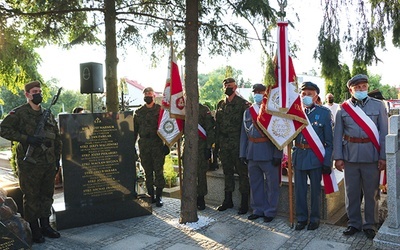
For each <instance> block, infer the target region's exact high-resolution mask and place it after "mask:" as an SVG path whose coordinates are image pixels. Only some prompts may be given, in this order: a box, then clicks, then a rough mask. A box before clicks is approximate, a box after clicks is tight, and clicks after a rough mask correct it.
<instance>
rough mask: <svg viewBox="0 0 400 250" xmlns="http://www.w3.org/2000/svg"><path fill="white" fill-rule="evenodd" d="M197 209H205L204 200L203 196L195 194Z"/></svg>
mask: <svg viewBox="0 0 400 250" xmlns="http://www.w3.org/2000/svg"><path fill="white" fill-rule="evenodd" d="M197 209H198V210H204V209H206V202H205V200H204V196H201V195H199V196H197Z"/></svg>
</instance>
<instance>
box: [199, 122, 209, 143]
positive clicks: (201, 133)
mask: <svg viewBox="0 0 400 250" xmlns="http://www.w3.org/2000/svg"><path fill="white" fill-rule="evenodd" d="M197 128H198V133H199V136H200V138H201V139H203V140H207V132H206V130H205V129H204V128H203V127H202V126H201V125H200V124H197Z"/></svg>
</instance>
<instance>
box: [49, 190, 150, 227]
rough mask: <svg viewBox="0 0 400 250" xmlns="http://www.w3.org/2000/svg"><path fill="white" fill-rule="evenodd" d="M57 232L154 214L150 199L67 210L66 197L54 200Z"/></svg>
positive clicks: (103, 203)
mask: <svg viewBox="0 0 400 250" xmlns="http://www.w3.org/2000/svg"><path fill="white" fill-rule="evenodd" d="M53 208H54V211H55V221H56V227H57V230H61V229H68V228H74V227H82V226H87V225H92V224H98V223H104V222H110V221H117V220H124V219H129V218H134V217H138V216H144V215H150V214H152V207H151V201H150V198H147V197H140V198H136V199H131V200H124V201H117V200H114V201H107V202H97V203H93V204H91V205H87V206H82V207H71V208H66V207H65V203H64V197H63V196H62V197H59V198H57V199H55V200H54V204H53Z"/></svg>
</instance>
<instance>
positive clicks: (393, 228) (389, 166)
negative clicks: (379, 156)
mask: <svg viewBox="0 0 400 250" xmlns="http://www.w3.org/2000/svg"><path fill="white" fill-rule="evenodd" d="M399 129H400V116H399V115H393V116H391V117H390V118H389V133H388V135H387V136H386V171H387V173H386V174H387V183H388V188H387V192H388V193H387V206H388V217H387V218H386V220H385V222H384V223H383V225H382V226H381V228H380V229H379V231H378V233H377V235H376V236H375V238H374V246H375V247H377V248H378V249H399V248H400V229H399V226H400V199H399V195H400V183H399V174H400V171H399V163H400V162H399V161H400V152H399V132H400V130H399Z"/></svg>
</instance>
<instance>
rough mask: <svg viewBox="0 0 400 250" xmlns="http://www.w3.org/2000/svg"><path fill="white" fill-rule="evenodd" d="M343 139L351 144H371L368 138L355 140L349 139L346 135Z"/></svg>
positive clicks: (353, 138) (354, 138) (355, 138)
mask: <svg viewBox="0 0 400 250" xmlns="http://www.w3.org/2000/svg"><path fill="white" fill-rule="evenodd" d="M343 138H344V139H345V140H346V141H349V142H352V143H368V142H371V139H370V138H357V137H350V136H348V135H344V136H343Z"/></svg>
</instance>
